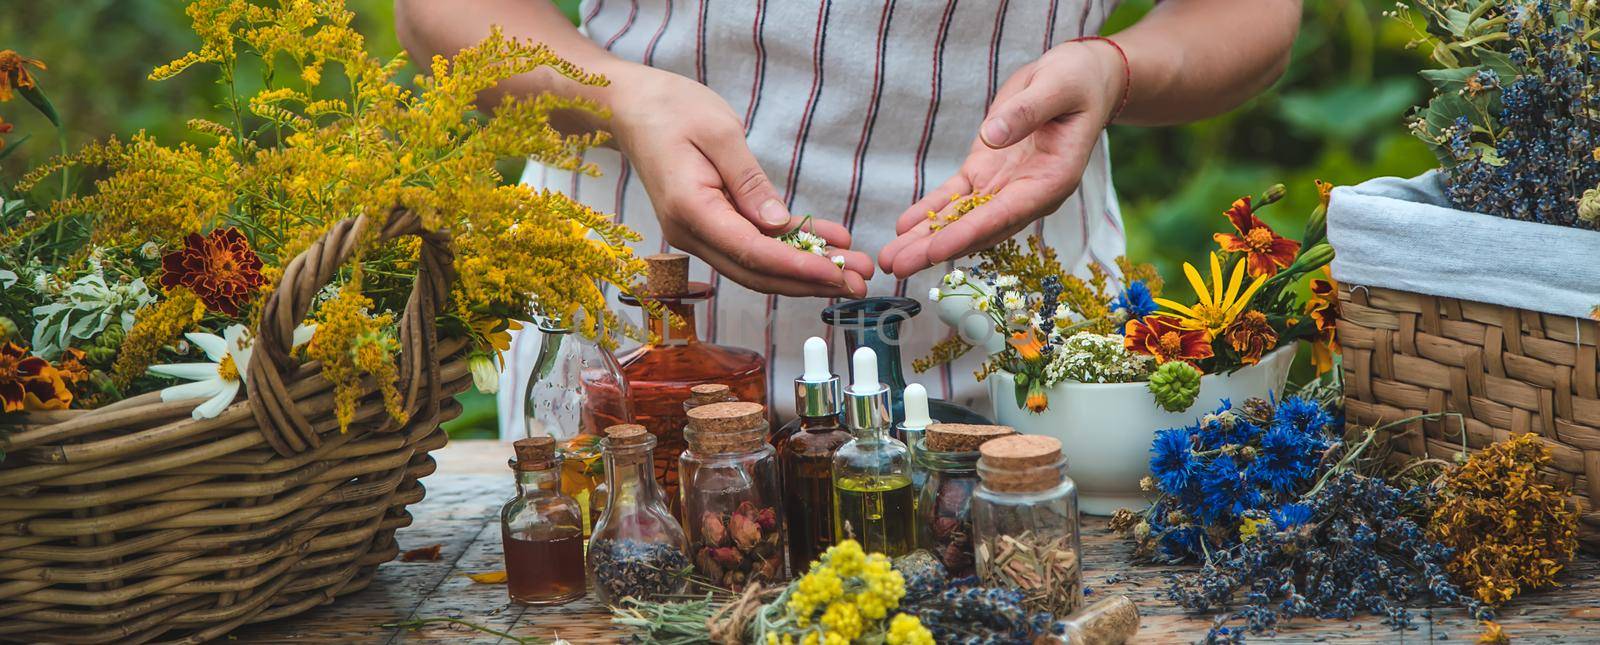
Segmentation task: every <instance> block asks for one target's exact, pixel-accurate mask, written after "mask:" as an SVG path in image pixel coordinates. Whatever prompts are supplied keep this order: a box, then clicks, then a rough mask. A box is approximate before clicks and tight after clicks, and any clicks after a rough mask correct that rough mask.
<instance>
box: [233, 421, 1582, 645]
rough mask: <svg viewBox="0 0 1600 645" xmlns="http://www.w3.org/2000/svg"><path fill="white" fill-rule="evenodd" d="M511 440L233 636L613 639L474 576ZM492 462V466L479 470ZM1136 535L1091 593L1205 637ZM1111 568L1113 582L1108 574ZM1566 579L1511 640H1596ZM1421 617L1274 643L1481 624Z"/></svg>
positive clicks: (456, 458)
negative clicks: (316, 583)
mask: <svg viewBox="0 0 1600 645" xmlns="http://www.w3.org/2000/svg"><path fill="white" fill-rule="evenodd" d="M505 452H506V448H505V447H504V446H502V445H501V444H498V443H495V442H488V441H482V442H458V443H456V444H453V445H451V446H449V447H447V448H446V449H445V450H443V451H440V453H438V454H437V458H438V460H439V462H440V464H441V468H440V473H439V474H436V475H433V476H431V477H429V478H428V479H427V480H425V483H426V484H427V487H428V496H427V498H426V499H424V500H423V501H422V503H420V504H418V505H416V506H414V507H412V508H411V513H412V515H413V516H414V517H415V518H416V520H415V523H414V524H413V525H412V526H411V527H409V528H406V529H403V530H401V531H400V532H399V536H398V539H399V540H400V544H401V548H402V549H412V548H419V547H426V546H429V545H432V544H442V545H443V548H442V549H441V558H440V560H439V561H436V562H410V563H402V562H394V563H389V564H386V565H384V566H382V567H380V568H379V570H378V574H377V577H376V578H375V579H374V581H373V583H372V585H371V586H370V587H368V588H367V589H366V590H364V591H362V592H360V593H357V594H354V595H352V596H349V597H347V598H343V599H341V600H340V601H339V602H337V603H334V604H333V605H329V606H324V607H319V608H317V609H315V610H313V611H310V612H307V613H305V614H302V615H301V616H298V617H295V618H292V619H288V620H283V621H278V622H276V623H270V624H265V625H254V626H249V627H246V628H243V629H241V630H239V631H238V632H236V633H235V634H234V635H233V637H234V638H236V639H237V640H238V641H240V642H249V643H289V642H293V643H374V644H380V643H381V644H389V643H423V644H431V643H496V642H504V641H503V640H502V639H499V638H497V637H494V636H491V635H485V634H481V633H476V632H472V631H469V630H464V629H461V628H456V627H452V626H449V625H442V624H440V625H430V626H428V627H426V628H424V629H420V630H416V631H407V630H397V629H392V628H390V629H386V628H382V627H379V626H378V625H381V624H385V623H397V622H401V621H404V620H407V619H415V618H427V617H452V618H459V619H461V620H465V621H468V622H472V623H476V624H480V625H484V626H489V627H493V628H495V629H501V630H506V631H509V632H510V633H512V634H515V635H517V636H538V637H542V638H554V637H557V636H559V637H562V638H565V639H566V640H568V641H571V642H573V643H604V642H616V641H618V640H620V638H621V637H622V636H623V635H624V633H623V632H620V631H618V630H616V629H614V628H612V627H611V625H610V624H609V613H608V612H607V611H606V610H605V609H604V608H602V607H599V606H598V605H596V603H594V602H593V601H592V600H581V601H578V602H574V603H570V604H568V605H564V606H561V607H553V608H537V609H533V608H525V607H522V606H520V605H515V604H512V603H510V602H508V600H507V598H506V595H505V588H504V587H503V586H500V585H481V584H476V583H473V582H472V581H471V580H469V579H468V578H466V577H465V574H467V573H475V572H482V571H493V570H498V569H501V568H503V566H504V565H503V560H502V558H503V555H502V552H501V547H500V534H499V518H498V513H499V508H500V505H501V504H502V503H503V502H504V501H505V499H506V498H507V497H509V496H510V494H511V481H510V475H509V473H507V472H505V471H504V466H503V463H504V453H505ZM485 471H487V472H485ZM1131 551H1132V548H1131V546H1130V545H1129V544H1128V543H1127V542H1126V541H1125V540H1123V539H1121V538H1119V537H1117V536H1115V535H1113V534H1111V532H1110V531H1109V530H1108V529H1107V528H1106V523H1105V520H1104V519H1102V518H1085V522H1084V562H1085V564H1086V566H1087V567H1088V569H1087V570H1086V571H1085V576H1086V578H1087V583H1088V585H1089V589H1090V590H1091V592H1092V593H1093V595H1095V596H1104V595H1108V594H1128V595H1130V596H1132V597H1133V598H1134V599H1135V601H1136V602H1138V604H1139V607H1140V611H1141V612H1142V613H1143V614H1144V619H1143V621H1142V623H1141V625H1140V632H1139V642H1148V643H1179V642H1191V641H1194V640H1196V639H1197V638H1200V637H1202V636H1203V635H1204V634H1205V632H1206V629H1207V627H1208V626H1209V624H1210V623H1209V619H1208V618H1206V617H1203V616H1189V615H1186V614H1184V613H1183V612H1182V610H1180V609H1178V608H1177V607H1175V606H1173V605H1172V604H1171V603H1169V602H1167V601H1165V600H1163V599H1161V597H1160V594H1161V592H1162V590H1163V589H1164V587H1165V580H1166V578H1167V576H1168V575H1169V574H1171V573H1175V572H1180V571H1184V570H1185V569H1184V568H1182V567H1148V566H1134V565H1131V564H1128V557H1129V554H1130V553H1131ZM1108 580H1115V582H1108ZM1562 583H1563V585H1564V586H1562V587H1560V588H1557V589H1553V590H1547V591H1543V592H1539V593H1535V594H1530V595H1527V596H1524V597H1523V598H1521V599H1519V600H1518V601H1517V602H1515V603H1513V604H1512V605H1510V606H1508V607H1506V608H1504V609H1503V611H1502V612H1501V614H1502V615H1501V623H1502V624H1504V625H1505V627H1506V631H1507V632H1508V633H1510V634H1511V635H1512V636H1513V638H1515V639H1517V641H1518V642H1530V643H1547V642H1549V643H1557V642H1576V643H1582V642H1594V641H1595V638H1594V637H1593V634H1596V633H1600V561H1597V560H1596V559H1595V558H1593V557H1590V556H1583V557H1580V558H1579V559H1578V560H1577V561H1576V562H1574V563H1573V564H1572V566H1571V567H1569V568H1568V570H1567V572H1566V573H1565V574H1563V576H1562ZM1413 611H1414V612H1415V613H1416V615H1417V624H1418V628H1417V629H1415V630H1412V631H1408V632H1404V633H1400V632H1394V631H1391V630H1390V629H1389V628H1387V627H1385V626H1383V625H1382V624H1381V623H1380V622H1379V621H1378V620H1377V619H1376V618H1365V619H1361V620H1357V621H1352V622H1343V621H1315V620H1300V621H1296V622H1295V623H1293V624H1291V625H1288V626H1286V627H1284V628H1283V629H1282V631H1281V632H1280V634H1279V636H1278V637H1277V638H1276V639H1274V640H1273V642H1278V643H1314V642H1341V643H1344V642H1350V643H1420V642H1436V641H1453V642H1471V641H1472V639H1474V638H1476V636H1477V634H1478V631H1479V630H1478V628H1477V626H1476V625H1475V624H1474V622H1473V621H1472V620H1471V619H1470V617H1468V616H1466V615H1465V614H1464V613H1463V612H1461V611H1458V610H1442V611H1439V612H1436V613H1431V614H1430V613H1428V609H1427V608H1426V607H1417V608H1415V609H1414V610H1413Z"/></svg>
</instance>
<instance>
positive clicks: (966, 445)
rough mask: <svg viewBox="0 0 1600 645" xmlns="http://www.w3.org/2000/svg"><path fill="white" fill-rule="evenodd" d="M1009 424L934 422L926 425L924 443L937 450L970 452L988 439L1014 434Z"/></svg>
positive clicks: (930, 448)
mask: <svg viewBox="0 0 1600 645" xmlns="http://www.w3.org/2000/svg"><path fill="white" fill-rule="evenodd" d="M1016 433H1017V431H1016V430H1014V429H1012V428H1011V426H986V425H974V424H970V423H935V424H933V425H931V426H928V431H927V434H926V435H924V436H925V437H926V438H925V439H923V441H924V442H925V443H926V445H927V447H928V449H929V450H937V451H939V452H972V451H974V450H977V449H978V446H982V445H983V444H985V443H987V442H988V441H989V440H990V439H998V438H1000V437H1004V436H1007V435H1012V434H1016Z"/></svg>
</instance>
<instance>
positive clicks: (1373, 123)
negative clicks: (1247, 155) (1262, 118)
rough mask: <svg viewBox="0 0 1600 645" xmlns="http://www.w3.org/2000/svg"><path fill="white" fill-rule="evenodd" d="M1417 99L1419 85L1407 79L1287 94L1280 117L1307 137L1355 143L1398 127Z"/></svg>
mask: <svg viewBox="0 0 1600 645" xmlns="http://www.w3.org/2000/svg"><path fill="white" fill-rule="evenodd" d="M1417 98H1418V91H1417V85H1416V83H1415V82H1413V81H1412V80H1411V79H1407V78H1403V77H1402V78H1389V79H1385V80H1381V81H1378V82H1376V83H1372V84H1342V85H1337V86H1334V87H1333V88H1331V89H1327V90H1316V91H1305V92H1293V93H1287V94H1284V96H1283V100H1282V101H1281V102H1280V103H1279V117H1280V118H1282V119H1283V120H1284V121H1285V122H1287V123H1289V124H1290V125H1292V126H1294V127H1295V128H1296V129H1297V130H1300V131H1301V132H1304V133H1309V134H1313V135H1316V136H1321V137H1325V138H1329V139H1334V140H1353V139H1359V138H1364V137H1367V136H1370V135H1371V134H1372V133H1373V132H1376V131H1378V130H1382V129H1386V128H1391V127H1394V126H1395V125H1397V124H1398V123H1400V121H1401V119H1402V117H1403V116H1404V115H1405V112H1406V108H1408V107H1410V106H1412V105H1415V104H1416V101H1417Z"/></svg>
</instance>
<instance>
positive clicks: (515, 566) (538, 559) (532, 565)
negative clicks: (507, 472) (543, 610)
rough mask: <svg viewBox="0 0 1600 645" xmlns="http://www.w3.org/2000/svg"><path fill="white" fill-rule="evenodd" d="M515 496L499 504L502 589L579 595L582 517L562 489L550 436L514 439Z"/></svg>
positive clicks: (547, 598)
mask: <svg viewBox="0 0 1600 645" xmlns="http://www.w3.org/2000/svg"><path fill="white" fill-rule="evenodd" d="M514 446H515V449H516V452H517V458H516V459H515V460H513V461H512V462H511V469H512V470H513V471H515V472H516V473H517V496H516V497H514V498H512V499H511V501H508V502H506V504H505V506H504V507H502V508H501V509H500V542H501V546H502V548H503V549H504V552H505V559H506V590H507V593H508V594H509V595H510V596H511V599H512V600H513V601H516V602H519V603H523V604H528V605H559V604H562V603H566V602H571V601H573V600H577V599H579V598H582V597H583V595H584V571H583V520H582V517H581V514H582V512H583V511H582V509H581V508H580V507H579V506H578V502H576V501H574V500H573V499H572V498H571V497H568V496H566V495H564V494H562V493H561V474H560V468H561V458H560V457H559V456H557V455H556V441H555V439H554V438H552V437H529V438H524V439H518V440H517V441H516V442H515V444H514Z"/></svg>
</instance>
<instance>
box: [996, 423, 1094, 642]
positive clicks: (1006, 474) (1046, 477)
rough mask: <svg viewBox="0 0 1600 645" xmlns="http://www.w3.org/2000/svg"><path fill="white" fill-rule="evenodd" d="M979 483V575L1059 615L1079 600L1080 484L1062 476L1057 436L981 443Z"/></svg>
mask: <svg viewBox="0 0 1600 645" xmlns="http://www.w3.org/2000/svg"><path fill="white" fill-rule="evenodd" d="M978 452H979V453H980V455H981V456H980V457H979V459H978V476H979V478H980V479H981V483H980V485H979V486H978V489H977V491H975V492H974V493H973V495H972V528H973V534H974V536H975V540H976V545H977V548H976V549H975V555H976V559H977V572H978V578H979V579H980V580H982V581H983V584H984V585H985V586H990V587H1007V588H1011V589H1017V590H1019V591H1021V592H1022V593H1023V596H1024V598H1025V600H1024V601H1023V606H1024V607H1027V608H1028V609H1030V610H1032V611H1044V612H1049V613H1051V614H1054V615H1056V616H1067V615H1071V614H1072V612H1074V611H1076V610H1077V609H1078V607H1079V606H1081V605H1082V604H1083V563H1082V560H1081V559H1080V557H1079V556H1080V554H1081V553H1083V549H1082V546H1081V544H1080V539H1079V527H1078V487H1077V486H1076V485H1074V484H1073V483H1072V480H1071V479H1069V478H1067V476H1066V460H1065V459H1063V458H1062V456H1061V442H1060V441H1058V440H1056V439H1054V438H1051V437H1042V436H1036V435H1013V436H1009V437H1001V438H999V439H995V440H993V441H990V442H987V443H985V444H983V446H982V447H980V448H978Z"/></svg>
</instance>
